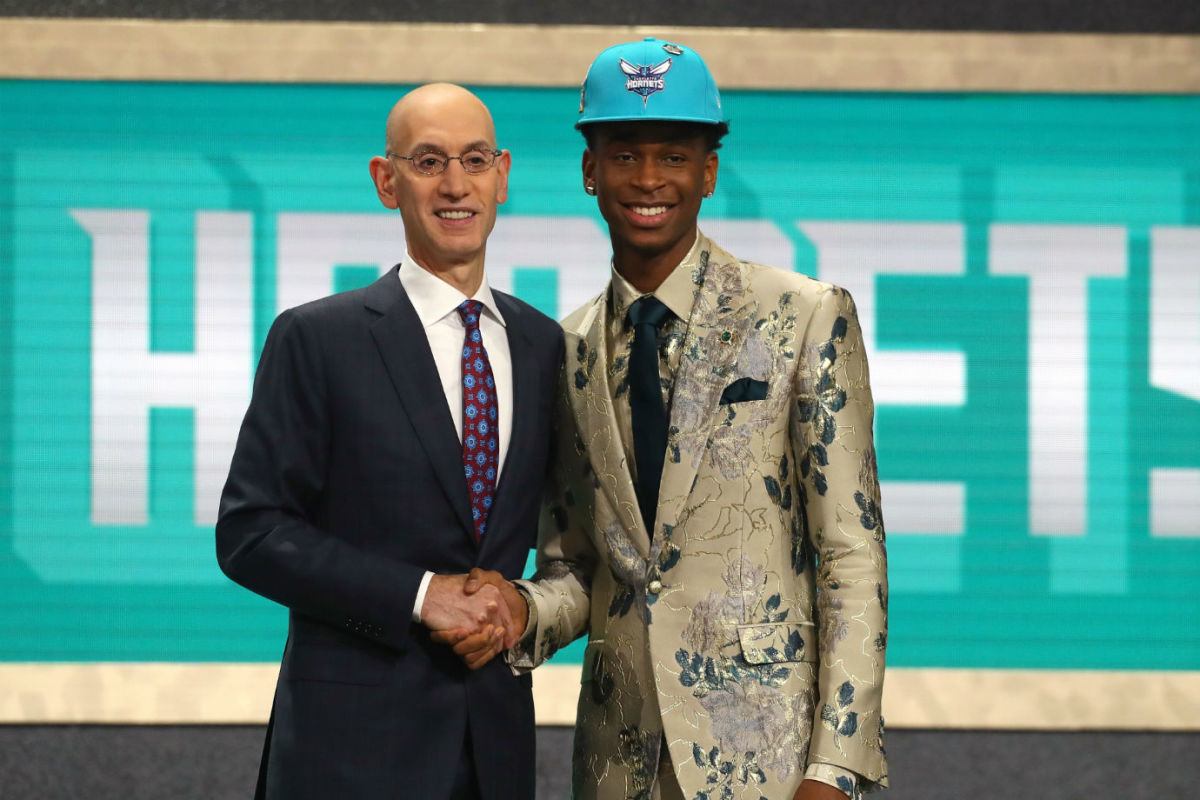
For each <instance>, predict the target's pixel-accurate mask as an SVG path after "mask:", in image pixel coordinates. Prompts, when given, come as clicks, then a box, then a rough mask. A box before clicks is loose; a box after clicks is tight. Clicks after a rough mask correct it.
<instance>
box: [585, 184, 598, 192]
mask: <svg viewBox="0 0 1200 800" xmlns="http://www.w3.org/2000/svg"><path fill="white" fill-rule="evenodd" d="M583 190H584V191H585V192H587V193H588V194H592V195H594V194H595V193H596V187H595V186H593V185H592V184H590V183H589V184H588V185H587V186H584V187H583Z"/></svg>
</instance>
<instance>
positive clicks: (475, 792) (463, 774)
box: [449, 728, 482, 800]
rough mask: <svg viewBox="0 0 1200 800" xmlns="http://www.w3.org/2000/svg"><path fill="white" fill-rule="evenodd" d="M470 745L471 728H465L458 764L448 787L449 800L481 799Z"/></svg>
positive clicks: (473, 755)
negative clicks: (452, 783) (451, 784)
mask: <svg viewBox="0 0 1200 800" xmlns="http://www.w3.org/2000/svg"><path fill="white" fill-rule="evenodd" d="M473 749H474V748H472V747H471V730H470V729H469V728H468V729H467V734H466V736H464V737H463V749H462V752H461V753H459V756H458V766H457V767H456V768H455V770H454V786H453V787H451V789H450V798H449V800H481V797H482V796H481V795H480V793H479V775H478V774H476V771H475V754H474V753H473V752H472V751H473Z"/></svg>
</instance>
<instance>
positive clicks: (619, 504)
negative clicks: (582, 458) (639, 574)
mask: <svg viewBox="0 0 1200 800" xmlns="http://www.w3.org/2000/svg"><path fill="white" fill-rule="evenodd" d="M608 295H609V293H608V291H607V290H606V291H605V292H604V293H603V294H601V295H600V297H598V298H597V299H596V300H595V301H594V302H593V304H592V306H591V308H589V309H588V311H587V313H586V314H584V316H583V319H582V320H581V321H580V323H579V325H578V326H577V327H575V328H574V329H573V330H567V331H565V333H566V339H567V342H566V344H567V394H568V397H569V399H570V402H571V409H572V410H573V411H574V414H575V420H576V423H577V424H578V427H579V435H580V436H581V437H582V438H583V444H584V449H585V450H586V452H587V454H588V459H589V461H590V462H591V466H592V470H593V472H594V473H595V475H596V479H597V482H598V483H599V484H600V486H601V489H602V490H603V492H604V493H605V495H607V497H608V500H609V502H610V503H611V504H612V507H613V508H614V509H616V512H617V516H618V521H619V522H620V526H621V529H622V530H623V531H625V532H626V533H627V534H628V535H629V539H630V541H631V542H632V544H633V545H634V547H635V548H636V549H637V550H638V552H639V553H640V554H641V555H642V556H643V557H647V556H648V555H649V552H650V536H649V534H648V533H647V532H646V525H645V523H644V522H643V521H642V515H641V513H640V512H639V511H638V502H637V493H636V492H635V491H634V488H633V477H632V476H631V475H630V472H629V465H628V464H626V463H625V449H624V448H623V447H622V446H621V434H620V432H619V431H618V429H617V422H616V418H615V417H614V416H613V401H612V395H610V394H609V389H608V375H607V368H608V352H607V351H608V345H607V343H606V338H607V337H606V336H605V330H604V325H605V319H606V318H607V316H608V313H607V309H608Z"/></svg>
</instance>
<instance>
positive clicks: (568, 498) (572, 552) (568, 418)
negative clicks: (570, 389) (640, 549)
mask: <svg viewBox="0 0 1200 800" xmlns="http://www.w3.org/2000/svg"><path fill="white" fill-rule="evenodd" d="M566 372H567V370H566V367H565V365H564V367H563V369H562V372H561V374H560V377H559V388H558V392H557V400H556V402H555V419H554V444H553V451H552V455H551V458H550V475H549V477H548V480H547V490H546V494H547V496H546V500H545V502H544V503H543V507H542V519H541V523H540V524H539V526H538V547H537V557H536V564H537V572H536V573H534V575H533V577H532V578H531V579H530V580H521V581H517V582H516V583H517V587H518V588H519V589H520V590H521V592H522V593H523V594H524V595H525V599H526V602H528V604H529V624H528V626H527V628H526V630H525V635H524V636H522V637H521V640H520V641H519V642H518V643H517V644H516V646H514V647H513V649H512V650H511V651H510V652H509V655H508V658H509V663H510V664H512V666H513V668H514V669H516V670H517V671H519V672H527V671H529V670H531V669H533V668H534V667H537V666H538V665H540V664H542V663H543V662H545V661H546V660H547V659H549V658H550V656H552V655H554V653H555V652H556V651H557V650H558V649H559V648H561V647H563V646H565V645H567V644H570V643H571V642H572V641H574V640H575V639H577V638H578V637H579V636H581V635H582V634H583V633H584V631H586V630H587V625H588V616H589V612H590V609H591V592H592V571H593V570H594V569H595V568H596V563H597V556H596V550H595V548H594V547H593V545H592V539H591V537H590V535H589V532H590V531H591V530H592V511H591V502H590V501H591V498H592V497H593V494H592V493H591V492H590V491H585V490H584V489H585V487H586V488H587V489H590V488H591V487H590V486H589V485H588V473H587V470H588V459H587V455H586V453H585V452H584V450H583V443H582V441H581V439H580V437H579V433H578V430H577V428H576V424H575V416H574V414H573V413H572V411H571V407H570V403H569V401H568V399H567V391H566V387H565V385H564V382H565V381H566Z"/></svg>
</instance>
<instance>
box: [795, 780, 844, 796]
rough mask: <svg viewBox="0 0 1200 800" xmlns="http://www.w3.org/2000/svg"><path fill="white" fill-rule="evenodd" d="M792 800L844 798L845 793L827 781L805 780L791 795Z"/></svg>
mask: <svg viewBox="0 0 1200 800" xmlns="http://www.w3.org/2000/svg"><path fill="white" fill-rule="evenodd" d="M792 800H846V793H845V792H843V791H842V790H841V789H838V788H836V787H833V786H830V785H829V784H828V783H821V781H813V780H806V781H804V782H803V783H801V784H800V788H799V789H797V790H796V793H795V794H794V795H792Z"/></svg>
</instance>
